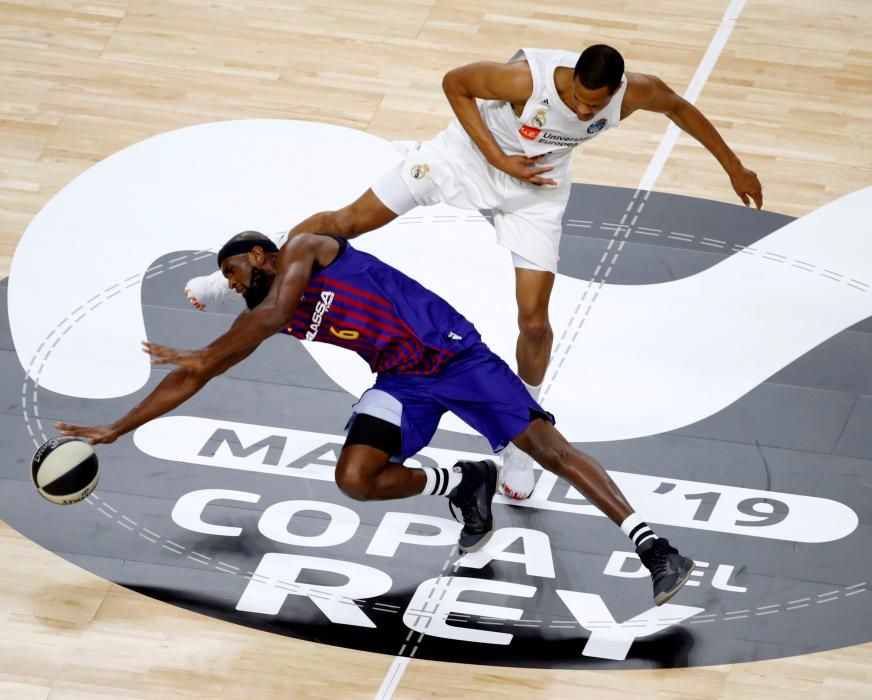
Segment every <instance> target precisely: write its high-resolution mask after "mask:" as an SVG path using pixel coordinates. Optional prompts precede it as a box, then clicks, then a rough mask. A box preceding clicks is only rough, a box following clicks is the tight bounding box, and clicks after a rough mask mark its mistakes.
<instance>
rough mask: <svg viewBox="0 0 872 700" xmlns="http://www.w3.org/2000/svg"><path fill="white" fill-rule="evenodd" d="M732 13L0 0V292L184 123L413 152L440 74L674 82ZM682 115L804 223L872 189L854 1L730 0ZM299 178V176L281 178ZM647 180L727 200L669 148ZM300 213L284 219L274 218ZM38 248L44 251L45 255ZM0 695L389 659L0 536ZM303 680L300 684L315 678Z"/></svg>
mask: <svg viewBox="0 0 872 700" xmlns="http://www.w3.org/2000/svg"><path fill="white" fill-rule="evenodd" d="M728 5H729V3H728V0H700V1H699V2H695V3H686V2H678V0H656V1H654V2H643V1H641V0H626V1H621V0H618V1H611V2H605V1H604V0H586V1H585V2H578V1H573V0H568V1H564V2H540V3H532V2H522V1H521V0H378V1H374V2H364V1H362V0H322V2H317V3H316V2H303V1H301V2H283V1H276V0H271V1H267V0H251V1H246V0H69V1H67V2H63V1H62V0H29V1H28V0H4V1H2V2H0V277H5V276H6V275H7V274H8V270H9V264H10V261H11V258H12V255H13V251H14V249H15V246H16V243H17V241H18V239H19V238H20V236H21V235H22V233H23V232H24V230H25V228H26V227H27V225H28V223H29V222H30V221H31V219H32V218H33V217H34V215H35V214H36V213H37V212H38V211H39V210H40V209H41V208H42V207H43V206H44V205H45V204H46V202H48V201H49V200H50V199H51V197H52V196H53V195H54V194H56V193H57V192H58V191H59V189H60V188H62V187H63V186H64V185H65V184H67V183H68V182H69V181H70V180H72V179H73V178H74V177H76V176H77V175H78V174H80V173H81V172H83V171H84V170H86V169H87V168H88V167H89V166H91V165H92V164H94V163H96V162H98V161H100V160H101V159H103V158H105V157H107V156H109V155H110V154H112V153H114V152H116V151H118V150H119V149H121V148H123V147H125V146H127V145H129V144H132V143H135V142H137V141H140V140H142V139H144V138H146V137H149V136H152V135H155V134H159V133H162V132H166V131H169V130H172V129H176V128H179V127H182V126H187V125H192V124H198V123H202V122H209V121H216V120H226V119H239V118H253V117H266V118H280V119H304V120H314V121H321V122H326V123H330V124H339V125H343V126H348V127H352V128H355V129H359V130H363V131H367V132H370V133H373V134H376V135H378V136H381V137H384V138H398V139H424V138H427V137H428V136H430V135H433V134H435V133H436V132H437V131H438V130H440V129H441V128H442V127H443V126H444V125H445V124H446V123H447V121H448V119H449V116H450V111H449V108H448V105H447V103H446V102H445V99H444V97H443V95H442V93H441V89H440V83H441V78H442V75H443V74H444V73H445V71H446V70H448V69H450V68H452V67H454V66H457V65H461V64H464V63H468V62H471V61H476V60H503V59H505V58H507V57H508V56H510V55H511V54H512V53H514V51H515V50H516V49H517V48H519V47H523V46H542V47H559V48H566V49H576V50H577V49H580V48H581V47H583V46H585V45H587V44H590V43H599V42H602V43H609V44H612V45H614V46H616V47H618V48H619V49H620V50H621V51H622V52H623V53H624V56H625V58H626V60H627V67H628V70H631V71H638V72H648V73H654V74H656V75H659V76H660V77H662V78H663V79H664V80H665V81H666V82H667V83H668V84H670V85H671V86H672V87H673V88H674V89H675V90H676V91H677V92H679V93H683V92H684V91H685V89H686V88H687V86H688V85H689V84H690V83H691V80H692V78H693V76H694V73H695V71H696V70H697V66H698V65H699V64H700V62H701V61H702V59H703V56H704V55H705V53H706V51H707V49H708V47H709V44H710V42H711V41H712V38H713V36H714V35H715V33H716V31H717V29H718V27H719V25H720V23H721V20H722V18H723V16H724V13H725V12H726V11H727V8H728ZM733 6H734V7H735V6H738V7H739V10H740V12H739V13H738V18H737V20H736V22H735V27H734V29H733V31H732V34H731V35H730V36H729V39H728V40H727V42H726V45H725V46H724V47H723V51H722V53H721V54H720V56H719V58H718V60H717V62H716V64H715V65H714V67H713V69H712V71H711V74H710V75H709V76H708V77H707V80H706V81H705V84H704V86H703V89H702V92H701V95H700V97H699V99H698V100H697V105H698V106H699V107H700V109H701V110H702V111H703V112H704V113H705V114H706V115H707V116H708V117H709V118H710V119H711V120H712V121H713V122H714V123H715V125H716V126H717V127H718V129H719V130H720V131H721V133H722V135H723V136H724V137H725V139H726V140H727V142H728V143H729V144H730V145H731V146H732V148H733V149H734V150H735V151H736V152H737V153H738V154H739V155H740V157H741V158H742V159H743V160H744V162H745V164H746V165H747V166H748V167H750V168H752V169H754V170H756V171H757V172H758V174H759V176H760V179H761V181H762V182H763V186H764V206H765V208H767V209H771V210H773V211H776V212H780V213H784V214H789V215H791V216H802V215H804V214H806V213H808V212H810V211H812V210H814V209H816V208H817V207H820V206H821V205H823V204H825V203H827V202H829V201H831V200H833V199H835V198H836V197H838V196H840V195H842V194H846V193H848V192H851V191H853V190H856V189H859V188H860V187H863V186H868V185H869V184H872V127H870V124H872V4H869V3H868V1H867V0H830V1H829V2H823V3H822V2H817V1H814V0H747V2H746V3H733ZM666 126H667V122H666V120H665V119H664V118H662V117H660V116H658V115H651V114H637V115H634V116H633V117H632V118H631V119H630V120H629V121H628V122H626V123H625V124H623V125H622V126H621V128H620V129H618V130H616V131H614V132H610V133H609V134H608V135H606V136H605V137H604V138H601V139H597V140H596V141H595V142H593V143H592V144H591V145H589V146H588V147H586V148H585V151H584V153H577V154H576V155H575V160H574V166H573V169H574V170H573V172H574V180H575V181H576V182H589V183H597V184H604V185H614V186H622V187H631V188H635V187H636V186H637V185H638V184H639V182H640V179H641V177H642V174H643V173H644V172H645V170H646V168H647V167H648V164H649V162H651V160H652V157H653V156H654V154H655V152H656V150H657V148H658V144H659V143H660V141H661V139H662V137H663V134H664V131H665V128H666ZM287 167H288V168H305V163H288V166H287ZM654 188H655V189H657V190H661V191H665V192H673V193H678V194H685V195H691V196H697V197H704V198H708V199H713V200H720V201H726V202H733V201H734V197H735V196H734V194H733V192H732V190H731V188H730V185H729V182H728V180H727V178H726V177H725V176H724V174H723V172H722V171H721V170H720V168H719V166H718V165H717V163H716V162H715V161H714V159H712V158H711V157H710V156H709V155H708V154H707V153H706V152H705V151H704V149H703V148H702V147H700V146H699V145H698V144H696V143H695V142H693V141H692V140H691V139H690V138H688V137H686V136H683V135H682V136H681V137H680V138H679V140H678V143H677V145H676V147H675V149H674V150H673V151H672V152H671V154H670V155H669V158H668V159H667V161H666V163H665V165H664V167H663V169H662V172H660V173H659V176H658V177H657V180H656V183H655V185H654ZM293 223H294V222H291V221H289V222H288V224H289V225H292V224H293ZM46 254H47V255H50V254H51V251H46ZM0 553H2V562H3V563H2V565H0V698H15V699H18V698H22V699H28V700H29V699H33V700H37V699H43V698H51V699H52V700H61V699H64V700H67V699H71V698H119V697H130V698H134V697H135V698H139V697H142V698H165V697H185V698H187V697H191V698H193V697H205V698H213V697H214V698H218V697H222V698H230V697H233V698H266V697H283V698H310V697H311V698H321V697H336V698H368V697H375V696H376V694H377V692H378V689H379V687H380V686H381V684H382V681H383V679H384V677H385V674H386V672H387V671H388V669H389V667H390V665H391V663H392V659H391V657H388V656H382V655H375V654H366V653H362V652H356V651H350V650H345V649H339V648H334V647H328V646H320V645H316V644H312V643H307V642H301V641H297V640H294V639H289V638H283V637H278V636H274V635H269V634H266V633H262V632H257V631H253V630H249V629H247V628H243V627H238V626H234V625H228V624H226V623H222V622H220V621H217V620H213V619H209V618H206V617H203V616H199V615H196V614H193V613H189V612H185V611H182V610H179V609H178V608H175V607H172V606H169V605H165V604H161V603H158V602H156V601H154V600H152V599H149V598H146V597H144V596H141V595H138V594H136V593H132V592H130V591H128V590H126V589H123V588H121V587H118V586H116V585H114V584H111V583H108V582H106V581H104V580H101V579H99V578H97V577H95V576H93V575H91V574H89V573H87V572H85V571H83V570H81V569H79V568H77V567H75V566H73V565H71V564H69V563H67V562H66V561H64V560H62V559H61V558H59V557H57V556H55V555H54V554H52V553H50V552H48V551H46V550H44V549H42V548H40V547H38V546H37V545H35V544H33V543H31V542H30V541H29V540H27V539H26V538H24V537H22V536H20V535H19V534H18V533H16V532H15V531H14V530H12V529H11V528H9V527H7V526H5V525H3V524H2V523H0ZM315 669H316V670H315ZM476 693H478V694H480V695H481V696H482V697H505V698H510V697H536V698H575V697H590V698H597V699H605V698H625V697H662V698H723V699H727V698H790V699H791V700H799V699H804V698H870V697H872V645H863V646H858V647H853V648H845V649H839V650H835V651H831V652H826V653H820V654H814V655H809V656H803V657H794V658H787V659H781V660H776V661H768V662H759V663H749V664H738V665H734V666H717V667H706V668H694V669H687V670H676V671H616V672H608V671H547V670H533V669H521V670H510V669H506V668H498V669H496V668H488V667H477V666H471V665H461V664H440V663H435V662H426V661H420V660H412V662H411V663H410V664H409V666H408V667H407V668H406V670H405V674H404V675H403V677H402V680H401V682H400V684H399V686H398V687H397V688H396V691H395V692H394V694H393V697H395V698H451V697H462V696H464V697H475V695H474V694H476Z"/></svg>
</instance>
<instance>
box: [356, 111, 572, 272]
mask: <svg viewBox="0 0 872 700" xmlns="http://www.w3.org/2000/svg"><path fill="white" fill-rule="evenodd" d="M544 164H549V165H553V167H554V170H553V171H552V172H549V173H546V174H545V177H553V178H554V179H555V180H557V182H558V183H559V184H558V185H557V186H549V185H542V186H541V187H540V186H537V185H531V184H529V183H526V182H522V181H521V180H518V179H516V178H513V177H511V176H509V175H507V174H506V173H504V172H502V171H501V170H497V169H496V168H494V167H493V166H492V165H490V164H489V163H488V162H487V161H486V160H485V158H484V156H482V154H481V152H480V151H479V150H478V147H477V146H476V145H475V144H474V143H473V142H472V140H471V139H470V138H469V136H468V135H467V134H466V132H465V131H464V130H463V127H462V126H460V123H459V122H457V121H456V120H455V121H453V122H452V123H451V125H450V126H449V127H448V128H447V129H445V131H443V132H441V133H440V134H439V135H437V136H436V137H435V138H433V139H431V140H430V141H424V142H423V143H421V144H418V146H417V148H414V147H413V148H411V149H410V150H409V151H408V152H407V153H406V156H405V158H404V160H403V161H402V162H401V163H399V164H398V165H396V166H394V167H393V168H392V169H391V170H389V171H388V172H387V173H386V174H385V175H383V176H382V177H381V178H380V179H379V180H377V181H376V182H375V184H373V186H372V190H373V192H374V193H375V195H376V196H377V197H378V198H379V199H380V200H381V201H382V202H383V203H384V205H385V206H387V207H388V208H389V209H390V210H391V211H393V212H394V213H396V214H398V215H402V214H405V213H406V212H408V211H410V210H411V209H413V208H414V207H415V206H428V205H432V204H437V203H439V202H444V203H445V204H450V205H452V206H455V207H460V208H462V209H491V210H492V211H493V217H494V229H495V230H496V236H497V242H498V243H499V244H500V245H502V246H503V247H505V248H508V249H509V250H510V251H512V252H513V253H515V255H516V256H520V258H523V259H525V261H527V263H528V264H520V265H516V267H529V268H532V269H542V270H547V271H549V272H557V261H558V259H559V257H560V235H561V233H562V231H563V227H562V220H563V212H564V211H565V209H566V202H567V201H568V200H569V190H570V185H571V176H570V169H569V157H568V156H567V157H564V158H561V159H560V160H559V161H558V162H556V163H544Z"/></svg>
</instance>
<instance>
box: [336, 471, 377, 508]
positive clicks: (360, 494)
mask: <svg viewBox="0 0 872 700" xmlns="http://www.w3.org/2000/svg"><path fill="white" fill-rule="evenodd" d="M340 467H341V468H340ZM336 485H337V486H338V487H339V490H340V491H342V493H344V494H345V495H346V496H348V497H349V498H353V499H354V500H355V501H369V500H372V498H373V493H372V488H373V484H372V480H371V479H370V478H369V477H368V476H367V475H366V474H365V473H364V472H363V470H361V469H357V468H356V467H355V466H354V465H353V464H346V465H338V466H337V467H336Z"/></svg>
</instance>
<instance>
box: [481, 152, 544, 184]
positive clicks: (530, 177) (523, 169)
mask: <svg viewBox="0 0 872 700" xmlns="http://www.w3.org/2000/svg"><path fill="white" fill-rule="evenodd" d="M541 158H542V156H533V157H532V158H530V157H528V156H506V157H505V158H503V159H502V160H500V162H499V163H498V164H496V165H495V167H497V168H499V169H500V170H502V171H503V172H504V173H506V174H507V175H511V176H512V177H516V178H518V179H519V180H523V181H524V182H529V183H530V184H531V185H538V186H540V187H541V186H542V185H556V184H557V181H556V180H552V179H551V178H548V177H542V174H543V173H548V172H551V171H552V170H554V168H550V167H547V166H541V165H539V160H540V159H541Z"/></svg>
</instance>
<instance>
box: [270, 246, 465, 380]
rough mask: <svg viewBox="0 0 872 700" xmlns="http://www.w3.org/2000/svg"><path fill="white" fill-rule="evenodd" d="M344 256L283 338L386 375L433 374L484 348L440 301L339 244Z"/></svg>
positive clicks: (312, 290) (317, 284)
mask: <svg viewBox="0 0 872 700" xmlns="http://www.w3.org/2000/svg"><path fill="white" fill-rule="evenodd" d="M336 240H337V241H338V242H339V246H340V248H339V254H338V256H337V257H336V259H335V260H334V261H333V262H332V263H331V264H330V265H328V266H327V267H325V268H323V269H316V270H315V271H313V274H312V277H311V279H310V280H309V284H308V285H307V287H306V289H305V291H304V293H303V296H302V298H301V300H300V303H299V305H298V306H297V309H296V312H295V314H294V319H293V322H292V323H291V324H290V325H289V326H288V327H287V328H285V329H284V331H283V332H284V333H286V334H288V335H292V336H294V337H296V338H300V339H302V340H311V341H315V342H320V343H330V344H331V345H338V346H340V347H343V348H346V349H348V350H352V351H354V352H356V353H357V354H358V355H360V356H361V357H362V358H363V359H364V360H366V362H367V364H368V365H369V366H370V369H372V371H373V372H378V373H380V374H384V373H393V374H423V375H428V374H434V373H436V372H438V371H439V370H440V369H441V368H442V367H443V366H444V365H445V363H447V362H448V361H449V360H450V359H451V358H452V357H453V356H454V355H456V354H457V353H458V352H460V351H462V350H465V349H466V348H468V347H470V346H472V345H474V344H476V343H478V342H480V340H481V337H480V336H479V334H478V331H476V330H475V327H474V326H473V325H472V323H470V322H469V321H467V320H466V319H465V318H464V317H463V316H462V315H461V314H460V313H459V312H457V311H455V309H454V308H453V307H452V306H451V305H450V304H449V303H448V302H447V301H445V300H444V299H442V297H440V296H438V295H437V294H435V293H434V292H431V291H430V290H429V289H426V288H425V287H423V286H422V285H420V284H419V283H418V282H416V281H415V280H413V279H412V278H411V277H407V276H406V275H404V274H403V273H402V272H400V271H399V270H397V269H395V268H393V267H391V266H390V265H387V264H386V263H383V262H382V261H381V260H379V259H378V258H376V257H373V256H372V255H369V254H367V253H363V252H361V251H359V250H355V249H354V248H352V247H351V246H350V245H348V242H347V241H346V240H345V239H342V238H337V239H336Z"/></svg>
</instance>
